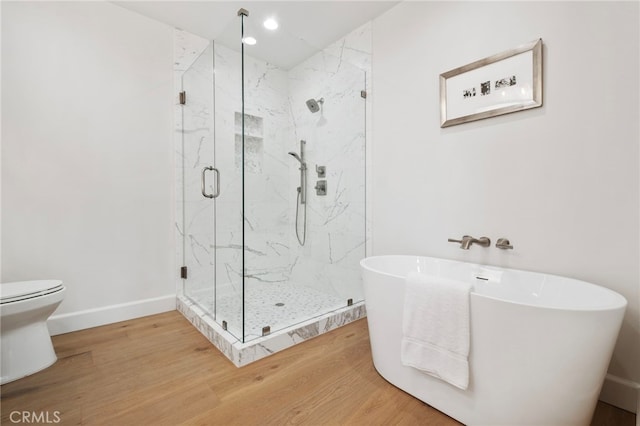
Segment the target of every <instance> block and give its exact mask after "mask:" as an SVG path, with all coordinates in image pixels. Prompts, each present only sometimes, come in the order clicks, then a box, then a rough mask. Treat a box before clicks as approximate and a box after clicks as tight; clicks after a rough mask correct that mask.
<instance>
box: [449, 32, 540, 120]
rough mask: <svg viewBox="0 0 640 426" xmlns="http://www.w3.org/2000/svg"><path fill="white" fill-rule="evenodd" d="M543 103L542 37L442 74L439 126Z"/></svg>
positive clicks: (488, 116) (507, 112)
mask: <svg viewBox="0 0 640 426" xmlns="http://www.w3.org/2000/svg"><path fill="white" fill-rule="evenodd" d="M540 106H542V39H538V40H535V41H532V42H530V43H526V44H523V45H521V46H518V47H516V48H514V49H511V50H507V51H505V52H502V53H498V54H496V55H493V56H489V57H487V58H484V59H480V60H478V61H475V62H472V63H470V64H468V65H464V66H461V67H458V68H455V69H452V70H451V71H447V72H445V73H442V74H440V127H442V128H443V127H449V126H454V125H456V124H462V123H468V122H470V121H475V120H481V119H485V118H490V117H496V116H498V115H503V114H509V113H512V112H516V111H523V110H527V109H531V108H537V107H540Z"/></svg>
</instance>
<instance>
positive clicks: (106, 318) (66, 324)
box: [47, 294, 176, 336]
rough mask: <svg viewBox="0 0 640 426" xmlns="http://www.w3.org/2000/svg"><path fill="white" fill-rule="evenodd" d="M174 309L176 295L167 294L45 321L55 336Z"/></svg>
mask: <svg viewBox="0 0 640 426" xmlns="http://www.w3.org/2000/svg"><path fill="white" fill-rule="evenodd" d="M175 309H176V295H175V294H169V295H167V296H161V297H155V298H153V299H144V300H137V301H135V302H129V303H122V304H119V305H111V306H105V307H102V308H95V309H87V310H85V311H78V312H70V313H68V314H62V315H53V316H52V317H51V318H49V320H48V321H47V326H48V327H49V333H50V334H51V335H52V336H55V335H57V334H64V333H70V332H72V331H78V330H84V329H86V328H92V327H98V326H101V325H106V324H113V323H114V322H120V321H126V320H130V319H134V318H140V317H146V316H147V315H154V314H160V313H162V312H168V311H173V310H175Z"/></svg>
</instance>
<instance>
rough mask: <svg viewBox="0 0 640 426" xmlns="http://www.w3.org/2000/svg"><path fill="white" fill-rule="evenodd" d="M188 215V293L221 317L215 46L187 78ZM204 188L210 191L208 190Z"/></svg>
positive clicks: (185, 196) (185, 161)
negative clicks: (216, 274)
mask: <svg viewBox="0 0 640 426" xmlns="http://www.w3.org/2000/svg"><path fill="white" fill-rule="evenodd" d="M180 103H181V104H182V108H181V110H182V152H181V154H182V155H181V160H182V165H181V166H182V167H181V169H182V199H183V200H182V201H183V203H182V206H183V209H182V216H183V227H182V229H183V256H184V261H183V265H184V266H185V267H186V270H183V272H182V274H183V275H182V276H183V279H184V280H183V287H184V294H185V295H186V296H187V297H189V298H190V299H191V300H192V301H194V302H195V303H197V304H198V305H199V306H200V307H201V308H202V309H203V310H205V311H206V312H209V313H211V314H212V315H215V305H214V301H215V295H214V286H213V282H214V262H215V232H214V231H215V230H214V224H215V221H214V201H213V198H209V197H206V196H204V195H203V191H204V193H205V194H208V195H211V193H212V192H213V191H214V182H213V180H214V178H215V176H213V171H212V170H211V169H210V168H211V167H212V166H213V164H214V145H213V144H214V138H213V136H214V134H213V129H214V127H213V126H214V121H213V120H214V117H213V105H214V104H213V44H209V45H208V46H207V47H206V48H205V49H204V50H203V51H202V53H201V54H200V55H199V56H198V57H197V58H196V59H195V61H194V62H193V63H192V64H191V66H190V67H189V68H188V69H187V70H186V71H185V72H184V74H183V76H182V94H181V101H180ZM203 184H204V187H203Z"/></svg>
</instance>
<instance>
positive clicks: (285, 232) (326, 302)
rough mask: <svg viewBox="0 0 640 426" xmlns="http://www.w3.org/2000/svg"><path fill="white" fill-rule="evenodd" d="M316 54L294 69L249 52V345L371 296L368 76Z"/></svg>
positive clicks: (249, 27) (251, 29)
mask: <svg viewBox="0 0 640 426" xmlns="http://www.w3.org/2000/svg"><path fill="white" fill-rule="evenodd" d="M255 21H256V20H254V21H252V18H251V16H249V17H248V18H246V21H245V29H246V31H245V34H247V35H250V34H260V33H261V32H263V31H261V29H260V28H258V27H259V26H261V25H262V22H255ZM281 36H282V35H281ZM289 36H290V37H291V38H294V39H295V40H296V43H297V44H300V43H303V41H301V40H300V39H299V38H296V37H294V36H293V35H289ZM261 42H266V40H264V39H258V43H261ZM307 48H309V46H307ZM310 50H311V52H312V53H311V54H310V56H307V59H305V60H303V61H302V62H300V63H298V64H296V65H293V66H290V67H285V66H276V65H274V64H273V63H269V62H267V61H266V60H264V59H261V58H258V57H256V56H253V55H252V54H251V53H252V48H251V46H247V47H246V49H245V69H244V85H245V97H244V104H245V128H244V132H245V133H244V135H245V145H244V179H245V192H244V205H245V207H244V211H245V215H244V216H245V224H244V225H245V226H244V229H245V235H244V243H245V245H244V252H245V253H244V256H245V274H246V275H245V287H244V297H245V299H244V305H245V316H244V317H245V324H244V329H245V333H244V340H245V341H249V340H251V339H254V338H257V337H260V336H261V335H262V330H263V327H266V326H269V327H270V330H271V332H274V331H277V330H279V329H282V328H286V327H289V326H292V325H294V324H298V323H300V322H303V321H307V320H309V319H311V318H313V317H316V316H319V315H323V314H326V313H328V312H331V311H333V310H336V309H339V308H343V307H345V306H347V300H348V299H352V300H353V302H354V303H356V302H358V301H361V300H362V299H363V293H362V285H361V279H360V272H359V268H358V262H359V260H360V259H362V258H363V257H364V256H365V149H364V148H365V100H364V99H363V98H362V97H361V93H360V92H361V90H364V88H365V73H364V71H362V70H361V69H359V68H357V67H355V66H353V65H350V64H349V63H347V62H346V61H344V60H342V58H341V57H340V56H338V55H333V54H331V52H330V49H327V50H324V51H320V50H317V49H310ZM314 111H315V112H314ZM301 140H304V141H305V143H301ZM302 151H304V152H302ZM289 153H292V154H295V155H289ZM296 156H297V158H296ZM298 158H299V159H300V160H302V162H301V161H299V160H298ZM303 163H304V165H303ZM321 166H324V167H325V176H324V177H319V176H318V172H317V170H320V169H319V168H318V169H317V167H321ZM301 168H302V169H303V170H302V171H301V170H300V169H301ZM301 175H302V176H301ZM322 181H324V182H322ZM323 183H324V184H325V185H326V188H327V190H326V195H319V194H318V193H317V192H316V189H315V188H314V187H316V186H321V185H322V184H323ZM303 187H304V189H302V188H303ZM298 188H301V189H300V190H298ZM303 193H304V198H305V200H304V201H305V202H304V203H302V198H303V197H302V195H303ZM296 229H297V235H296ZM302 243H304V245H303V244H302Z"/></svg>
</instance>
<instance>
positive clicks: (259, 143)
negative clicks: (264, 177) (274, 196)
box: [234, 112, 264, 174]
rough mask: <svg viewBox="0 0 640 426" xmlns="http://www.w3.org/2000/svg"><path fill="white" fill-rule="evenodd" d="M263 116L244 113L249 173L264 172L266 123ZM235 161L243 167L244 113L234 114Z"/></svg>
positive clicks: (245, 155)
mask: <svg viewBox="0 0 640 426" xmlns="http://www.w3.org/2000/svg"><path fill="white" fill-rule="evenodd" d="M263 120H264V119H263V118H262V117H258V116H256V115H250V114H245V115H244V129H245V131H244V166H245V170H246V171H247V172H249V173H256V174H258V173H262V164H263V161H264V124H263ZM234 125H235V126H234V128H235V163H236V168H237V169H240V168H241V167H242V113H239V112H236V113H235V116H234Z"/></svg>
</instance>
